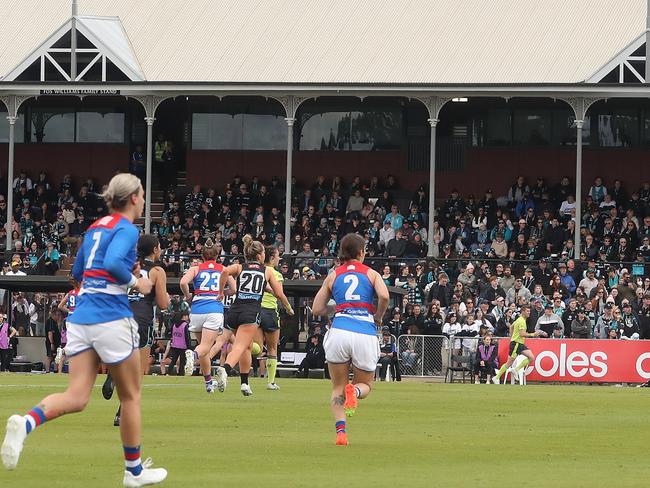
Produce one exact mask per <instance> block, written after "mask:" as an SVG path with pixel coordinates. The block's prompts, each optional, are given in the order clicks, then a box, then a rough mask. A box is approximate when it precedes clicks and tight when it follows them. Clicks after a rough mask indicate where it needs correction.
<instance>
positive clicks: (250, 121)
mask: <svg viewBox="0 0 650 488" xmlns="http://www.w3.org/2000/svg"><path fill="white" fill-rule="evenodd" d="M286 148H287V123H286V122H285V120H284V117H280V116H278V115H266V114H244V130H243V149H244V150H253V151H254V150H267V151H269V150H280V151H281V150H284V149H286Z"/></svg>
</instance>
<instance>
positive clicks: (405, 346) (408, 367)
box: [400, 329, 422, 374]
mask: <svg viewBox="0 0 650 488" xmlns="http://www.w3.org/2000/svg"><path fill="white" fill-rule="evenodd" d="M400 341H401V346H402V347H400V351H401V352H400V357H401V358H402V373H403V374H417V372H416V365H417V363H418V359H419V357H420V354H419V352H418V351H420V350H421V342H422V338H421V337H415V336H413V335H412V334H411V332H410V329H407V331H406V336H403V337H400Z"/></svg>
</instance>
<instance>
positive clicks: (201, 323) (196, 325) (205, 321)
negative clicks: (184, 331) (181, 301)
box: [189, 313, 223, 332]
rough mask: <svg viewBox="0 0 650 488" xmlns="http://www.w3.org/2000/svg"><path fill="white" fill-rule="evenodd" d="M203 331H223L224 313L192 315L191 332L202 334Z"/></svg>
mask: <svg viewBox="0 0 650 488" xmlns="http://www.w3.org/2000/svg"><path fill="white" fill-rule="evenodd" d="M203 329H208V330H214V331H221V330H223V314H222V313H191V314H190V329H189V330H190V332H201V331H202V330H203Z"/></svg>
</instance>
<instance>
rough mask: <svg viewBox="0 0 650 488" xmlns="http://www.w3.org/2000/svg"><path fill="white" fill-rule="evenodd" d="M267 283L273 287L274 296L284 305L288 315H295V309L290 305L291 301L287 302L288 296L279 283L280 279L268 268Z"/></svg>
mask: <svg viewBox="0 0 650 488" xmlns="http://www.w3.org/2000/svg"><path fill="white" fill-rule="evenodd" d="M266 281H267V282H268V284H269V285H270V286H271V290H272V291H273V294H274V295H275V296H276V298H277V299H278V300H280V301H281V302H282V305H284V308H285V309H286V310H287V313H288V314H289V315H293V313H294V312H293V307H292V306H291V304H290V303H289V300H287V296H286V295H285V294H284V290H283V289H282V283H280V282H279V281H278V279H277V278H276V277H275V273H273V271H272V270H271V268H266Z"/></svg>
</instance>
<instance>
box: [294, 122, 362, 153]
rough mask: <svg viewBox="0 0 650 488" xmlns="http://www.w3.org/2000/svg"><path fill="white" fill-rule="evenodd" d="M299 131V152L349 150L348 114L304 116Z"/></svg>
mask: <svg viewBox="0 0 650 488" xmlns="http://www.w3.org/2000/svg"><path fill="white" fill-rule="evenodd" d="M305 116H306V120H305V121H304V122H303V123H302V127H301V131H300V143H299V145H298V149H300V150H301V151H313V150H321V151H347V150H349V149H350V112H325V113H312V114H305Z"/></svg>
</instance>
